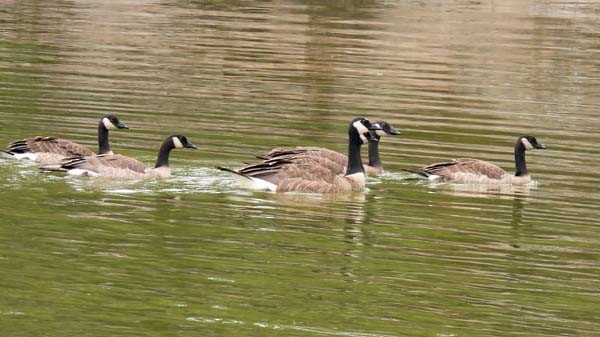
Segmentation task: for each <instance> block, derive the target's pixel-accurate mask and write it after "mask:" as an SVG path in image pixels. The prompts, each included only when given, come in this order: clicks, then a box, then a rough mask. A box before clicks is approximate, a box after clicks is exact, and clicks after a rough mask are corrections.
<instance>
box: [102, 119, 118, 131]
mask: <svg viewBox="0 0 600 337" xmlns="http://www.w3.org/2000/svg"><path fill="white" fill-rule="evenodd" d="M102 124H104V127H105V128H106V129H107V130H110V129H114V128H116V127H117V126H116V125H114V124H113V122H111V121H110V119H108V118H106V117H104V118H102Z"/></svg>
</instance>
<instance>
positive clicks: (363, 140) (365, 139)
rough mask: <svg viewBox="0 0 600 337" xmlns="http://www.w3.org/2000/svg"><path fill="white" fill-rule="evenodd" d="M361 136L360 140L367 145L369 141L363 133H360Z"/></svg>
mask: <svg viewBox="0 0 600 337" xmlns="http://www.w3.org/2000/svg"><path fill="white" fill-rule="evenodd" d="M359 135H360V139H362V142H363V144H365V143H367V142H368V141H369V140H368V139H367V137H365V135H364V134H363V133H362V132H361V133H359Z"/></svg>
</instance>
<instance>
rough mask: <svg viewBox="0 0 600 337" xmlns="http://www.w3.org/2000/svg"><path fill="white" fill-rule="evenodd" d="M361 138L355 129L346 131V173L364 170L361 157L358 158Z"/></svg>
mask: <svg viewBox="0 0 600 337" xmlns="http://www.w3.org/2000/svg"><path fill="white" fill-rule="evenodd" d="M361 145H362V140H361V139H360V135H359V134H358V131H357V130H356V129H354V128H353V129H350V131H348V166H347V167H346V175H347V176H349V175H351V174H354V173H359V172H363V173H364V172H365V169H364V168H363V164H362V159H361V158H360V146H361Z"/></svg>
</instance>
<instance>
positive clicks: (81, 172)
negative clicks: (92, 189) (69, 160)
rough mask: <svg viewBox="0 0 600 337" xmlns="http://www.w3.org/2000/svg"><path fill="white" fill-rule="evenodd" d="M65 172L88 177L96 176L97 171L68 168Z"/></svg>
mask: <svg viewBox="0 0 600 337" xmlns="http://www.w3.org/2000/svg"><path fill="white" fill-rule="evenodd" d="M67 173H69V174H70V175H74V176H89V177H97V176H98V173H96V172H93V171H90V170H82V169H71V170H68V171H67Z"/></svg>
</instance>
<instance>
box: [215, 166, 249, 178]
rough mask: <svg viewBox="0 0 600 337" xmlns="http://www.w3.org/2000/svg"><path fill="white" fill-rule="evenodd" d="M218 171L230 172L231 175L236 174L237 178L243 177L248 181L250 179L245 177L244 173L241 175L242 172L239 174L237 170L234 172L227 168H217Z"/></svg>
mask: <svg viewBox="0 0 600 337" xmlns="http://www.w3.org/2000/svg"><path fill="white" fill-rule="evenodd" d="M217 170H219V171H224V172H229V173H232V174H235V175H237V176H241V177H244V178H246V179H250V177H248V176H247V175H244V174H242V173H240V172H238V171H236V170H232V169H230V168H227V167H223V166H217Z"/></svg>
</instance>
